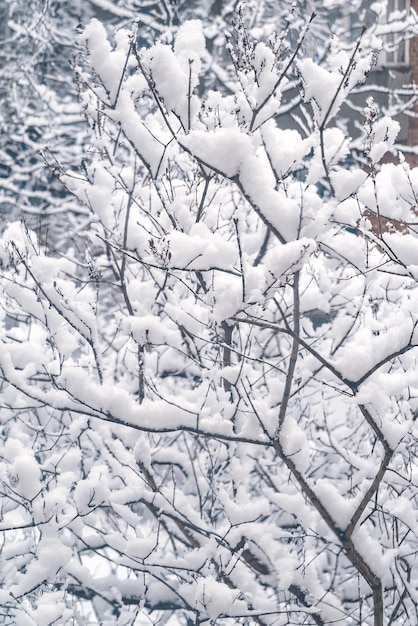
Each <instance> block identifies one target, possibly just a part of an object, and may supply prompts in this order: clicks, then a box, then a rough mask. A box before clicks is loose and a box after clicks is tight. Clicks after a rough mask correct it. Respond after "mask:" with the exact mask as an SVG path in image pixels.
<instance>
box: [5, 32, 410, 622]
mask: <svg viewBox="0 0 418 626" xmlns="http://www.w3.org/2000/svg"><path fill="white" fill-rule="evenodd" d="M246 37H248V33H247V31H246V30H245V28H244V29H243V28H239V29H237V30H236V31H235V33H232V34H231V36H230V37H229V43H228V46H229V49H230V53H231V57H232V59H233V62H234V67H235V69H236V75H235V83H234V90H233V92H232V93H226V94H222V93H221V92H220V91H209V92H206V93H203V94H201V95H198V94H199V86H200V83H199V77H200V72H201V68H202V64H204V63H205V58H206V57H205V38H204V36H203V33H202V28H201V24H200V23H199V22H198V21H189V22H186V23H185V24H184V25H182V26H181V27H180V28H179V30H178V33H177V36H176V38H175V41H174V43H173V45H172V46H171V45H168V44H163V43H157V44H156V45H154V46H152V47H151V48H149V49H139V48H138V46H137V44H136V42H137V34H136V33H133V34H132V33H129V32H126V31H119V32H118V33H117V34H116V35H115V39H114V42H113V43H111V42H110V41H108V39H107V36H106V32H105V29H104V28H103V26H102V25H101V24H100V23H99V22H98V21H92V22H91V23H90V25H89V26H88V27H87V28H86V29H85V30H84V32H83V34H82V35H81V43H82V45H84V46H85V48H86V51H87V57H86V58H85V59H84V61H83V63H81V62H80V68H79V73H78V80H79V84H80V93H81V98H82V102H83V106H84V109H85V112H86V115H87V118H88V120H89V122H90V128H91V148H90V151H89V154H87V155H85V156H86V164H85V169H86V175H85V176H81V175H80V173H79V172H77V171H75V172H70V171H68V172H66V173H64V174H62V175H61V179H62V182H63V183H64V184H65V186H66V187H67V189H69V190H70V191H71V192H72V193H73V194H74V196H75V197H77V198H78V199H79V201H80V202H81V203H83V204H84V206H85V207H86V208H88V210H89V212H90V223H89V227H88V228H86V229H85V231H83V232H82V233H81V234H80V237H79V239H77V240H74V247H73V248H69V249H68V250H67V251H66V255H65V257H57V256H52V255H50V254H48V251H47V250H45V249H44V248H43V247H42V246H41V245H40V244H39V243H38V241H37V240H36V236H35V235H34V234H33V233H31V232H28V231H22V230H21V229H20V228H19V226H18V225H16V224H11V225H9V227H8V228H7V229H6V231H5V233H4V235H3V237H2V240H1V242H0V259H1V262H2V274H1V284H2V289H3V293H4V297H3V300H2V330H1V333H2V336H1V342H2V343H1V349H0V376H1V408H0V416H1V423H2V433H3V437H2V441H1V443H0V476H1V491H2V518H1V522H0V531H1V533H2V536H3V537H4V540H3V542H2V544H1V545H2V550H1V553H0V580H1V583H0V605H1V614H2V615H3V616H4V623H15V624H22V625H23V624H24V625H26V624H36V625H37V626H39V625H40V626H43V625H49V624H53V623H59V624H75V623H76V624H83V625H86V624H103V625H105V624H106V625H110V624H112V625H118V626H122V625H125V624H146V623H157V622H158V623H171V624H178V623H181V624H188V625H191V624H203V623H212V624H225V625H226V624H263V625H267V624H272V625H273V624H275V625H278V624H303V623H315V624H331V623H332V624H353V625H354V624H358V623H364V624H374V625H375V626H379V625H381V624H383V623H384V620H386V622H387V621H388V620H390V622H391V623H392V624H404V623H405V620H408V619H409V620H410V619H413V617H411V616H413V615H415V602H416V599H415V598H416V594H415V587H416V585H417V573H416V566H415V551H416V548H417V541H416V537H415V533H416V530H415V529H416V518H417V513H416V505H417V487H416V485H415V480H416V476H415V473H416V466H415V462H414V457H415V454H416V448H417V438H416V426H415V420H416V417H417V415H418V413H417V410H418V404H417V401H416V399H417V396H418V386H417V381H416V369H417V350H416V344H417V333H416V324H417V314H416V311H417V310H418V308H417V307H418V290H417V286H416V282H417V278H418V253H417V249H418V248H417V237H416V208H415V207H416V202H417V201H416V194H417V189H418V172H417V171H416V170H411V169H410V168H409V167H408V166H407V165H406V164H405V163H404V162H403V161H402V160H401V162H400V163H399V164H397V165H395V164H385V165H382V166H381V167H380V166H379V165H378V162H379V160H380V158H381V157H382V155H383V154H384V152H385V151H386V150H388V149H391V147H392V146H393V142H394V141H395V137H396V131H397V128H398V127H397V124H396V123H395V122H393V121H391V120H390V119H388V118H385V117H383V118H381V119H378V116H374V115H373V116H372V115H371V113H370V112H371V110H372V109H373V103H372V102H371V101H369V102H368V103H367V107H366V109H365V114H364V118H365V122H364V124H365V145H366V154H365V158H367V159H368V169H367V171H365V170H363V169H360V168H351V169H350V168H349V167H348V165H347V162H346V156H347V154H348V151H349V147H350V146H349V143H350V140H349V138H348V137H346V136H344V134H343V133H342V131H341V130H340V129H339V128H338V127H337V126H336V125H334V121H335V118H336V116H338V108H339V106H340V104H341V102H342V101H343V100H344V98H345V97H346V95H347V92H348V91H349V90H350V89H351V88H352V87H353V86H354V85H355V84H357V83H358V82H359V81H362V80H363V79H364V76H365V73H366V72H367V69H368V67H369V66H370V63H371V61H372V59H371V58H370V57H369V56H367V55H366V56H362V52H361V50H360V46H357V47H356V48H355V49H353V51H352V53H351V54H350V55H347V56H344V55H341V54H340V53H339V52H336V51H335V50H331V51H330V56H329V57H328V59H327V61H326V62H325V63H324V64H322V65H316V64H315V63H314V62H312V61H311V60H308V59H304V58H301V55H300V50H301V46H300V45H299V44H297V45H296V47H295V48H293V49H292V48H289V46H287V45H286V39H285V38H283V41H282V44H281V45H280V46H277V47H271V46H269V45H267V44H266V43H265V42H255V41H252V40H250V39H246ZM303 37H304V34H303V33H302V34H301V38H300V40H299V41H300V42H301V41H303ZM337 54H338V57H336V56H335V55H337ZM290 79H292V80H293V81H295V84H297V85H298V86H299V87H298V88H299V89H300V90H301V93H303V94H304V98H305V100H306V106H307V107H311V110H312V117H313V120H314V122H315V123H314V125H313V127H312V130H311V132H309V133H306V134H305V135H303V136H302V134H301V133H300V132H298V131H297V130H296V129H295V128H283V127H280V126H279V125H278V124H277V119H276V113H277V111H278V107H279V106H280V100H281V93H282V90H283V89H285V88H286V84H287V81H289V80H290ZM364 104H365V106H366V102H365V103H364ZM375 118H376V119H375ZM371 216H377V221H378V223H379V224H380V223H382V220H383V221H384V220H385V219H386V222H388V223H392V222H393V221H396V222H398V223H401V224H402V229H393V230H391V229H389V228H376V227H374V225H373V221H372V220H371V219H370V217H371Z"/></svg>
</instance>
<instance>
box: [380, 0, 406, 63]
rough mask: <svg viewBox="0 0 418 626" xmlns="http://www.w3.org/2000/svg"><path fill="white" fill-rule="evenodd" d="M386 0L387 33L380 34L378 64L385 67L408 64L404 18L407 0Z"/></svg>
mask: <svg viewBox="0 0 418 626" xmlns="http://www.w3.org/2000/svg"><path fill="white" fill-rule="evenodd" d="M386 1H387V13H386V15H387V25H386V28H387V30H388V32H387V34H384V35H383V36H382V39H383V50H382V52H381V55H380V57H381V58H380V59H379V64H380V65H383V66H386V67H398V66H406V65H408V64H409V41H408V38H407V36H406V33H405V18H406V16H407V14H408V13H409V0H386Z"/></svg>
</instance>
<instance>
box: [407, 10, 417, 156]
mask: <svg viewBox="0 0 418 626" xmlns="http://www.w3.org/2000/svg"><path fill="white" fill-rule="evenodd" d="M411 8H412V9H415V11H416V12H417V13H418V0H411ZM409 58H410V65H411V82H412V83H415V85H416V86H417V88H418V37H414V38H413V39H411V41H410V43H409ZM413 110H414V113H415V115H416V117H411V118H410V123H409V133H408V145H410V146H416V147H417V148H418V102H417V103H416V104H415V106H414V109H413ZM408 160H409V161H410V162H411V165H415V166H418V155H414V156H411V158H409V159H408Z"/></svg>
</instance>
